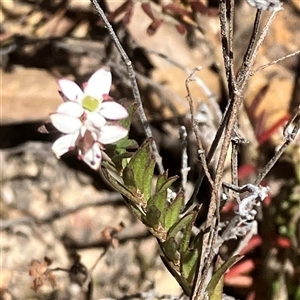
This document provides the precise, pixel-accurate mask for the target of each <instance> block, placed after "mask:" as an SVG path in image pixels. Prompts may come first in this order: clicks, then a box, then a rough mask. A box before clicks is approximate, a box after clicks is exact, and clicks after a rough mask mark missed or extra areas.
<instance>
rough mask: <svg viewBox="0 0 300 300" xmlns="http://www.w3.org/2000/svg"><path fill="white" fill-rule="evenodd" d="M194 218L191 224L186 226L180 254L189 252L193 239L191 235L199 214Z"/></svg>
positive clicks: (194, 215) (195, 214)
mask: <svg viewBox="0 0 300 300" xmlns="http://www.w3.org/2000/svg"><path fill="white" fill-rule="evenodd" d="M192 216H193V218H192V219H191V221H190V222H188V223H187V224H186V226H185V227H184V229H183V236H182V239H181V242H180V253H184V252H186V251H187V249H188V247H189V243H190V239H191V234H192V228H193V225H194V223H195V220H196V218H197V213H194V214H193V215H192Z"/></svg>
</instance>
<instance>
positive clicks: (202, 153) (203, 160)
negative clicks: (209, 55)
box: [185, 68, 214, 188]
mask: <svg viewBox="0 0 300 300" xmlns="http://www.w3.org/2000/svg"><path fill="white" fill-rule="evenodd" d="M200 70H201V69H199V68H195V69H194V70H193V72H192V73H191V74H190V76H189V77H188V78H187V79H186V81H185V88H186V90H187V96H186V98H187V100H188V101H189V105H190V112H191V125H192V129H193V132H194V134H195V137H196V141H197V146H198V153H199V157H200V160H201V165H202V168H203V170H204V174H205V175H206V177H207V179H208V181H209V183H210V184H211V186H212V188H213V187H214V182H213V180H212V178H211V175H210V172H209V169H208V165H207V162H206V157H205V151H204V148H203V145H202V142H201V139H200V137H199V134H198V132H197V125H196V122H195V117H194V116H195V112H194V103H193V98H192V97H191V91H190V88H189V83H190V82H191V81H192V76H193V75H194V73H195V72H196V71H200Z"/></svg>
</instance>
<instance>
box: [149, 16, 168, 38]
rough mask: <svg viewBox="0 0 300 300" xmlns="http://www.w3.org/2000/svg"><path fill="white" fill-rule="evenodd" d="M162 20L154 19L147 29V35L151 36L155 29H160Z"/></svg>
mask: <svg viewBox="0 0 300 300" xmlns="http://www.w3.org/2000/svg"><path fill="white" fill-rule="evenodd" d="M163 21H164V20H163V19H155V20H153V22H152V23H151V24H150V25H149V27H148V28H147V33H148V34H149V35H150V36H152V35H154V34H155V32H156V31H157V29H158V28H159V27H160V25H161V24H162V23H163Z"/></svg>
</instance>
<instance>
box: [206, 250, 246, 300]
mask: <svg viewBox="0 0 300 300" xmlns="http://www.w3.org/2000/svg"><path fill="white" fill-rule="evenodd" d="M242 258H243V256H242V255H235V256H233V257H231V258H230V259H228V260H227V261H226V262H225V263H224V264H223V265H222V266H221V267H220V268H219V269H218V270H217V271H216V272H215V274H214V275H213V277H212V278H211V280H210V282H209V283H208V285H207V288H206V292H207V294H208V296H209V298H210V297H211V296H212V295H213V293H214V291H215V288H216V286H217V284H218V283H219V281H220V280H221V278H222V277H223V275H224V274H225V273H226V271H227V270H228V269H229V268H230V267H232V266H233V265H234V264H236V263H237V262H238V261H239V260H241V259H242Z"/></svg>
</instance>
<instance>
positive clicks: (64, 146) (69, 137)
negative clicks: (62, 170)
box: [52, 133, 78, 158]
mask: <svg viewBox="0 0 300 300" xmlns="http://www.w3.org/2000/svg"><path fill="white" fill-rule="evenodd" d="M77 136H78V133H75V134H66V135H64V136H62V137H60V138H59V139H57V140H56V141H55V142H54V144H53V145H52V150H53V152H54V153H55V155H56V157H57V158H60V157H61V156H62V155H63V154H65V153H66V152H68V151H70V150H71V149H70V148H72V147H75V142H76V139H77Z"/></svg>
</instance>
